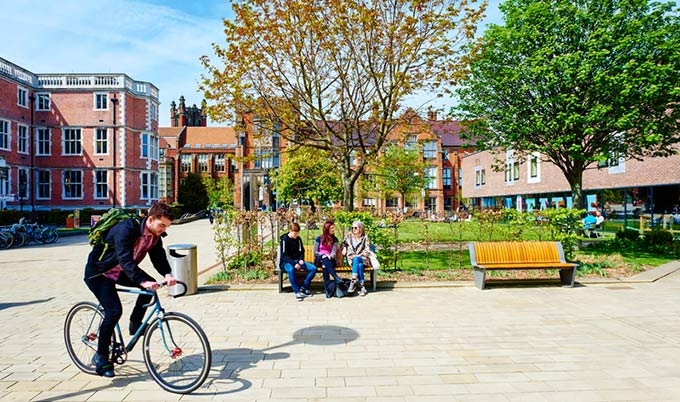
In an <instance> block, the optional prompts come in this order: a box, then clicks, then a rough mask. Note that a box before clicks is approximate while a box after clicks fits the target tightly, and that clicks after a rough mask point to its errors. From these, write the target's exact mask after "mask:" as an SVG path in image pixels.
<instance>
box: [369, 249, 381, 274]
mask: <svg viewBox="0 0 680 402" xmlns="http://www.w3.org/2000/svg"><path fill="white" fill-rule="evenodd" d="M368 259H369V261H370V262H371V267H373V269H374V270H378V269H380V261H378V256H377V255H375V253H374V252H373V251H371V252H370V254H369V255H368Z"/></svg>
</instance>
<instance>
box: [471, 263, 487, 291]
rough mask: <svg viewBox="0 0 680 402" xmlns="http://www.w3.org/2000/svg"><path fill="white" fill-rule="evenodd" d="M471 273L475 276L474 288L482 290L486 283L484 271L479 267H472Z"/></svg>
mask: <svg viewBox="0 0 680 402" xmlns="http://www.w3.org/2000/svg"><path fill="white" fill-rule="evenodd" d="M472 272H473V274H474V276H475V286H476V287H477V288H478V289H480V290H484V285H485V282H486V269H485V268H480V267H472Z"/></svg>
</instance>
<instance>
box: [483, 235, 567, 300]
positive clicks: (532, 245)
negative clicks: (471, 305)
mask: <svg viewBox="0 0 680 402" xmlns="http://www.w3.org/2000/svg"><path fill="white" fill-rule="evenodd" d="M470 262H471V263H472V269H473V273H474V278H475V286H477V287H478V288H479V289H484V286H485V284H486V271H487V270H512V269H559V270H560V280H561V281H562V284H563V285H566V286H570V287H574V282H575V280H576V267H577V266H578V264H571V263H568V262H566V261H565V259H564V250H563V249H562V243H560V242H558V241H531V242H529V241H527V242H471V243H470Z"/></svg>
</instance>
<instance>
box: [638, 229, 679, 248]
mask: <svg viewBox="0 0 680 402" xmlns="http://www.w3.org/2000/svg"><path fill="white" fill-rule="evenodd" d="M644 242H645V243H646V244H647V245H655V246H664V245H665V246H668V245H670V244H671V243H673V235H672V234H671V232H669V231H667V230H664V229H661V228H659V227H655V228H652V230H650V231H649V232H647V233H645V235H644Z"/></svg>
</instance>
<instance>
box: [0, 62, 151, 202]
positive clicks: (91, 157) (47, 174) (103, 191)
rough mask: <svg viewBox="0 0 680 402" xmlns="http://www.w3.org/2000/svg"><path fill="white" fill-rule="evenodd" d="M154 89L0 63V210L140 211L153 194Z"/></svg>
mask: <svg viewBox="0 0 680 402" xmlns="http://www.w3.org/2000/svg"><path fill="white" fill-rule="evenodd" d="M158 105H159V101H158V88H156V87H155V86H154V85H152V84H151V83H148V82H142V81H135V80H133V79H132V78H130V77H128V76H127V75H125V74H77V73H75V74H34V73H32V72H30V71H28V70H26V69H23V68H21V67H19V66H17V65H15V64H13V63H11V62H9V61H7V60H4V59H1V58H0V206H1V207H3V208H9V209H17V208H26V207H27V206H30V208H31V209H51V208H64V209H66V208H67V209H71V208H87V207H91V208H101V207H109V206H122V207H126V208H137V207H139V208H141V207H145V206H147V205H149V204H150V203H151V202H152V201H154V200H157V199H158V198H159V194H158V180H159V176H158V159H159V136H158Z"/></svg>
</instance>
